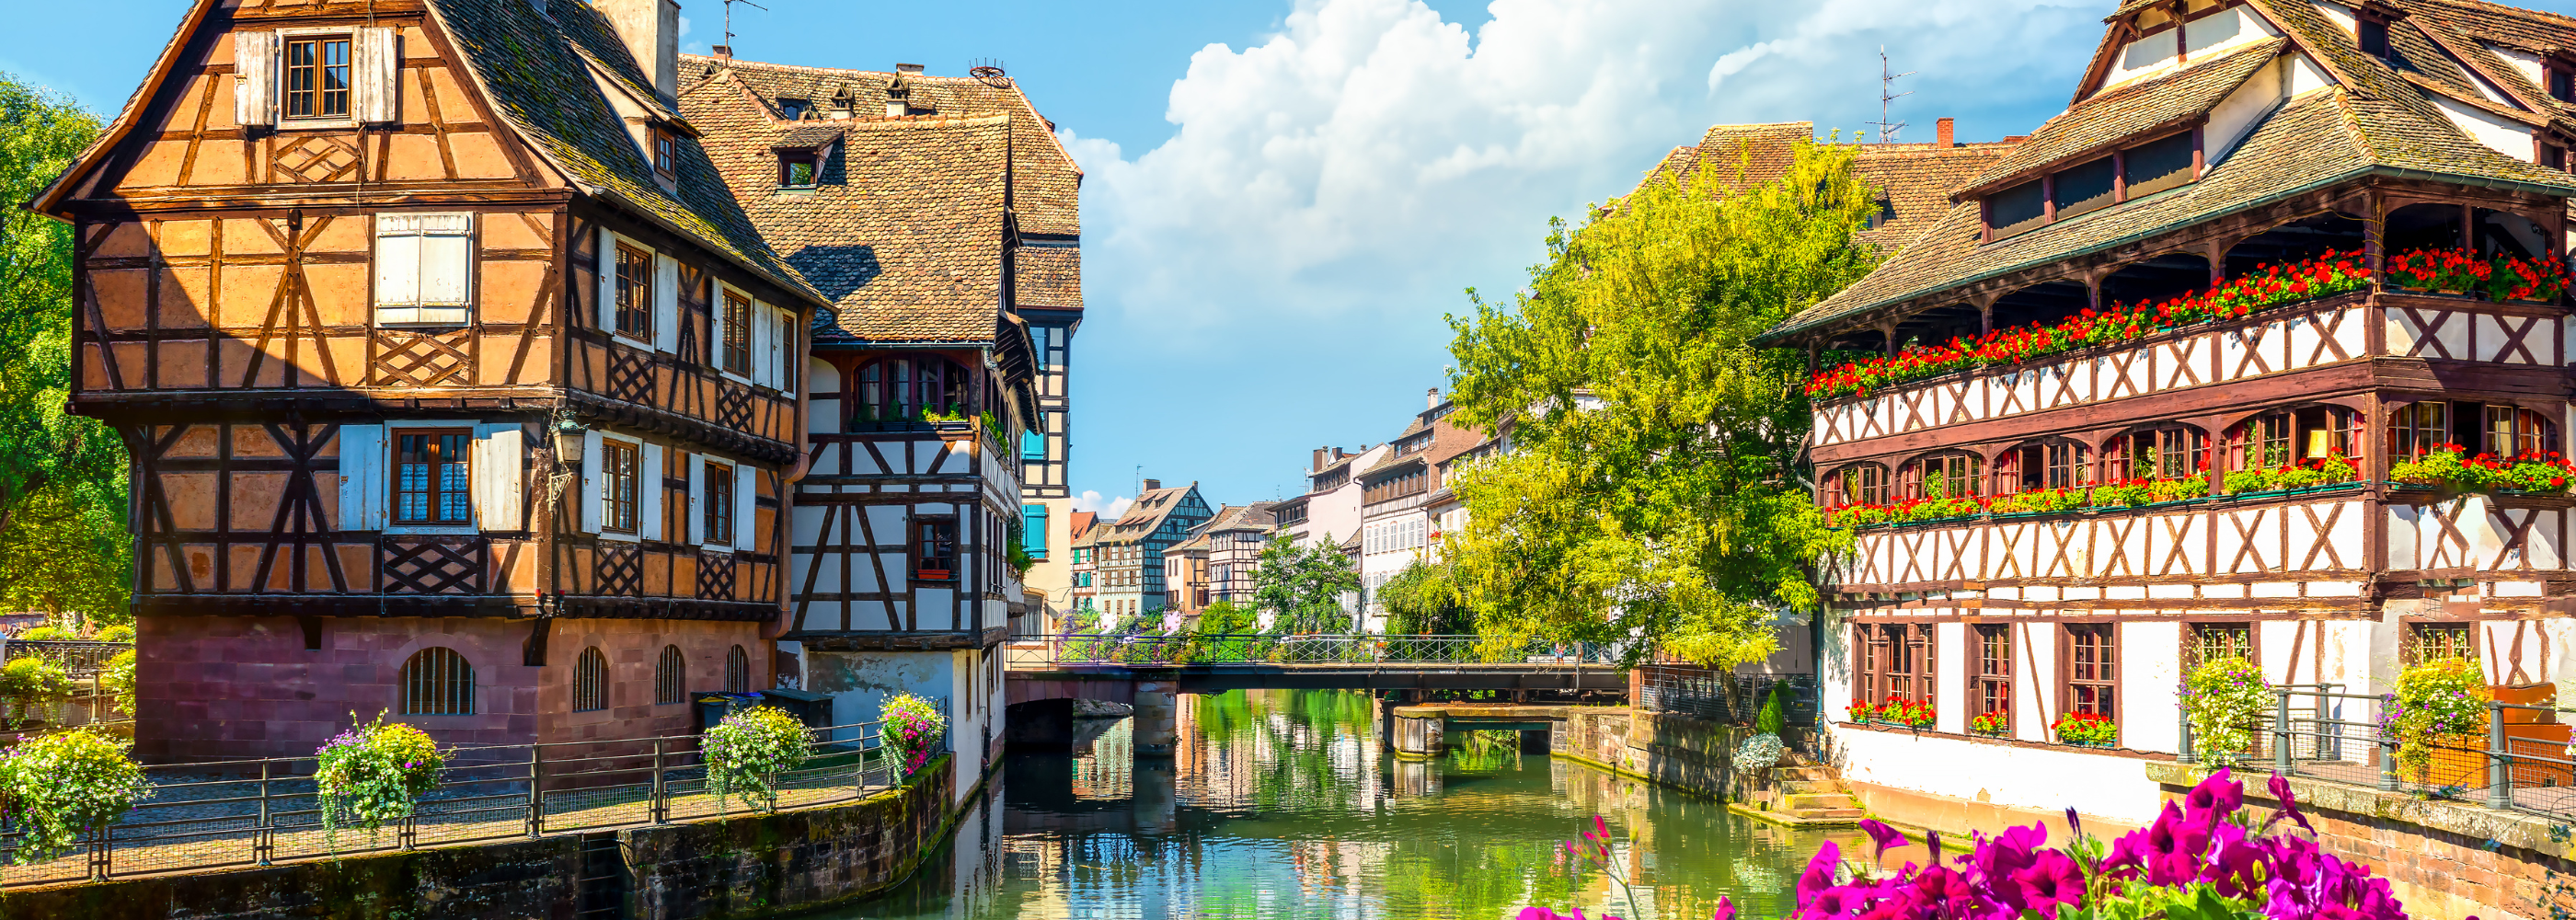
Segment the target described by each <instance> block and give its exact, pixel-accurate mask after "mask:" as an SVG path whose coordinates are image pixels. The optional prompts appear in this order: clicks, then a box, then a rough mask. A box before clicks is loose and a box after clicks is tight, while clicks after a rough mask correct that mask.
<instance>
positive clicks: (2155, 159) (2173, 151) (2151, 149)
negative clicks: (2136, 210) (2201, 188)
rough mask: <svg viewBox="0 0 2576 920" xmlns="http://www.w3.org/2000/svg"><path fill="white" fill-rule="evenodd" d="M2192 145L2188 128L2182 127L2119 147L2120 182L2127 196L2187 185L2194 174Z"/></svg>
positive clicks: (2150, 193) (2132, 197)
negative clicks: (2174, 131) (2171, 132)
mask: <svg viewBox="0 0 2576 920" xmlns="http://www.w3.org/2000/svg"><path fill="white" fill-rule="evenodd" d="M2196 146H2197V145H2195V144H2194V143H2193V142H2192V132H2189V131H2183V132H2178V133H2175V134H2168V135H2165V136H2164V137H2160V138H2157V139H2155V140H2152V141H2148V142H2146V143H2144V144H2139V145H2138V146H2135V147H2131V148H2129V149H2127V150H2124V151H2121V153H2120V178H2121V183H2120V184H2121V185H2123V186H2126V191H2127V194H2128V197H2129V198H2131V199H2135V198H2138V197H2139V196H2142V195H2152V194H2155V193H2157V192H2161V191H2164V190H2166V189H2169V188H2181V187H2182V186H2185V185H2190V184H2191V181H2192V179H2193V178H2195V176H2194V175H2193V169H2192V151H2193V149H2194V148H2195V147H2196Z"/></svg>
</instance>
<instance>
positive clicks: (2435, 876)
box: [2146, 763, 2576, 920]
mask: <svg viewBox="0 0 2576 920" xmlns="http://www.w3.org/2000/svg"><path fill="white" fill-rule="evenodd" d="M2146 771H2147V776H2148V778H2149V779H2152V780H2154V781H2156V782H2157V783H2158V784H2159V786H2160V788H2161V790H2162V792H2163V794H2164V796H2165V797H2166V798H2171V799H2179V798H2180V797H2182V796H2183V795H2184V794H2185V793H2187V792H2189V791H2190V790H2191V787H2192V786H2194V785H2196V784H2198V783H2199V782H2200V779H2201V777H2202V776H2204V775H2205V774H2204V773H2203V772H2202V771H2201V770H2200V769H2198V768H2197V767H2196V766H2194V765H2190V764H2167V763H2151V764H2148V765H2147V768H2146ZM2266 778H2267V777H2265V776H2264V775H2262V774H2253V773H2249V774H2247V775H2246V776H2245V777H2244V779H2245V791H2246V796H2245V806H2246V807H2247V808H2249V809H2253V810H2255V811H2256V812H2257V813H2258V814H2269V813H2270V811H2271V810H2272V809H2273V808H2274V807H2275V806H2276V805H2277V804H2278V803H2276V802H2275V801H2273V800H2272V799H2271V798H2270V797H2269V796H2268V795H2266V794H2264V792H2265V787H2264V780H2265V779H2266ZM2290 791H2291V794H2293V795H2295V796H2297V797H2298V799H2299V809H2300V811H2302V812H2304V813H2306V814H2307V816H2308V820H2309V822H2310V823H2311V824H2314V825H2315V826H2316V829H2317V832H2318V840H2319V842H2320V843H2321V844H2323V845H2324V847H2325V849H2326V851H2327V852H2330V853H2333V854H2335V855H2337V856H2340V857H2343V858H2345V859H2347V860H2351V861H2354V862H2360V863H2366V864H2368V865H2369V866H2370V867H2371V871H2372V873H2373V874H2376V875H2381V876H2385V877H2386V878H2387V879H2388V882H2389V887H2390V888H2391V889H2392V890H2393V891H2395V893H2396V894H2397V897H2398V899H2399V900H2401V901H2403V902H2405V904H2406V913H2407V915H2408V916H2409V917H2414V918H2419V920H2462V918H2466V917H2471V916H2475V917H2482V918H2484V920H2544V918H2555V917H2564V916H2568V915H2569V914H2570V912H2572V911H2576V834H2571V832H2570V828H2569V826H2568V824H2567V822H2564V821H2557V820H2552V819H2549V818H2545V817H2542V816H2539V815H2533V814H2525V813H2522V812H2517V811H2496V810H2492V809H2488V808H2482V807H2479V806H2476V805H2472V804H2468V803H2465V802H2450V801H2427V800H2423V799H2418V798H2414V797H2413V796H2409V795H2405V794H2402V793H2395V792H2380V791H2378V790H2375V789H2365V788H2361V787H2358V786H2347V785H2344V784H2341V783H2327V782H2319V781H2315V780H2307V779H2300V778H2296V777H2293V778H2292V779H2291V780H2290Z"/></svg>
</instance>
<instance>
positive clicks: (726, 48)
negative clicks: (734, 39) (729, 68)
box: [708, 45, 733, 61]
mask: <svg viewBox="0 0 2576 920" xmlns="http://www.w3.org/2000/svg"><path fill="white" fill-rule="evenodd" d="M708 50H710V51H714V52H715V53H716V56H717V57H720V58H723V59H725V60H728V61H730V60H733V46H732V45H713V46H710V47H709V48H708Z"/></svg>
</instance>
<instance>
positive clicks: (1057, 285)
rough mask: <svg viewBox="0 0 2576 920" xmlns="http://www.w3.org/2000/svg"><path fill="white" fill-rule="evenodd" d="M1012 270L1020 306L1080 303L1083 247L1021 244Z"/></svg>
mask: <svg viewBox="0 0 2576 920" xmlns="http://www.w3.org/2000/svg"><path fill="white" fill-rule="evenodd" d="M1012 272H1013V275H1014V277H1015V278H1016V279H1017V282H1018V283H1017V287H1018V291H1017V294H1018V296H1019V301H1020V306H1023V307H1057V308H1064V307H1074V308H1079V307H1081V306H1082V251H1081V250H1079V249H1073V248H1070V247H1064V246H1022V247H1020V248H1019V249H1018V250H1016V251H1015V255H1014V257H1013V263H1012Z"/></svg>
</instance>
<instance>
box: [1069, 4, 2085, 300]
mask: <svg viewBox="0 0 2576 920" xmlns="http://www.w3.org/2000/svg"><path fill="white" fill-rule="evenodd" d="M2061 2H2062V0H2061ZM2092 5H2093V4H2087V6H2086V7H2084V8H2081V9H2079V8H2075V7H2065V8H2059V7H2056V6H2053V5H2051V0H2007V2H2004V3H1999V4H1998V3H1978V2H1968V0H1825V2H1823V3H1821V4H1808V3H1778V2H1769V0H1494V2H1493V3H1492V4H1491V6H1490V8H1489V9H1490V11H1491V13H1492V14H1493V18H1492V20H1491V21H1489V22H1487V23H1486V24H1485V25H1483V26H1481V27H1480V28H1478V29H1477V30H1476V32H1475V33H1474V35H1472V36H1471V35H1469V33H1468V32H1467V30H1466V29H1465V28H1464V27H1462V26H1460V25H1458V24H1456V23H1452V22H1447V21H1444V20H1443V19H1442V18H1441V16H1440V14H1439V13H1437V12H1436V11H1434V10H1433V9H1431V8H1430V7H1427V6H1425V5H1424V4H1423V3H1421V2H1417V0H1298V2H1297V3H1296V6H1295V8H1294V10H1293V11H1292V12H1291V13H1289V14H1288V15H1287V16H1286V17H1285V19H1284V20H1283V21H1282V25H1281V28H1280V30H1279V31H1278V32H1277V33H1275V34H1272V35H1270V36H1268V37H1267V38H1266V39H1265V40H1264V41H1262V42H1261V43H1259V44H1257V45H1252V46H1249V47H1246V48H1243V49H1241V50H1236V49H1233V48H1229V47H1226V46H1223V45H1210V46H1208V47H1206V48H1204V49H1202V50H1200V51H1199V52H1198V53H1197V54H1196V55H1193V56H1192V58H1191V60H1190V67H1189V70H1188V73H1187V75H1186V76H1185V77H1183V78H1182V79H1181V80H1179V81H1178V82H1176V83H1174V84H1173V86H1172V91H1171V95H1170V99H1169V103H1168V109H1167V111H1166V117H1167V118H1168V119H1169V120H1170V121H1172V122H1173V123H1174V124H1176V125H1178V126H1179V130H1178V132H1177V133H1176V134H1175V135H1174V136H1173V137H1171V138H1170V139H1169V140H1168V141H1165V142H1164V143H1162V144H1161V145H1160V146H1157V147H1155V148H1153V149H1152V150H1148V151H1145V152H1143V153H1141V154H1138V155H1135V156H1134V157H1133V158H1132V159H1131V158H1129V157H1128V156H1127V152H1126V151H1124V150H1122V149H1120V147H1119V146H1118V145H1116V144H1114V143H1111V142H1108V141H1105V140H1100V139H1096V138H1085V137H1080V136H1077V135H1076V134H1075V133H1073V131H1071V130H1069V129H1068V130H1067V131H1066V132H1065V134H1064V140H1065V141H1066V143H1067V145H1068V146H1069V147H1070V148H1071V150H1072V151H1073V154H1074V156H1075V158H1076V160H1078V161H1079V162H1081V163H1082V165H1083V167H1084V169H1085V170H1086V172H1087V173H1088V178H1086V180H1085V184H1084V192H1085V195H1084V197H1085V201H1084V206H1085V207H1084V211H1085V213H1084V217H1085V218H1086V220H1087V222H1088V223H1089V224H1090V229H1091V232H1090V233H1089V234H1087V235H1086V236H1087V238H1086V239H1085V241H1084V247H1085V249H1086V250H1087V252H1086V261H1087V262H1088V263H1089V264H1088V265H1087V266H1086V269H1085V275H1086V276H1087V278H1088V280H1089V286H1090V297H1089V299H1090V301H1091V303H1093V304H1094V305H1095V309H1097V308H1099V307H1109V308H1111V309H1114V310H1120V311H1124V312H1126V313H1127V314H1129V315H1130V318H1132V319H1133V320H1134V321H1136V322H1139V323H1154V324H1157V325H1158V326H1160V328H1161V330H1162V331H1165V332H1167V333H1168V332H1171V331H1185V332H1190V333H1193V334H1190V335H1183V336H1174V337H1172V338H1171V339H1170V340H1167V341H1166V342H1165V343H1161V344H1160V345H1159V346H1156V347H1164V348H1180V347H1186V346H1188V345H1189V344H1194V343H1189V342H1186V341H1182V340H1186V339H1193V338H1195V339H1199V340H1202V341H1204V340H1207V339H1211V338H1221V337H1222V336H1223V334H1224V333H1225V331H1226V330H1225V328H1224V327H1226V326H1227V325H1228V324H1229V318H1230V317H1235V316H1240V315H1243V314H1245V313H1247V312H1259V313H1275V312H1277V311H1288V312H1290V313H1293V314H1298V315H1306V316H1314V317H1318V318H1323V317H1330V316H1333V315H1336V314H1344V313H1354V312H1357V313H1373V312H1378V311H1389V310H1396V311H1421V312H1424V313H1428V314H1430V315H1437V313H1438V312H1441V311H1444V310H1456V309H1458V308H1459V307H1460V306H1461V305H1462V304H1463V300H1462V298H1460V297H1459V296H1458V295H1457V294H1456V291H1457V290H1458V289H1459V288H1461V287H1464V286H1467V285H1472V284H1482V285H1484V286H1486V287H1489V288H1497V289H1508V288H1507V286H1516V285H1517V282H1519V281H1520V280H1521V278H1522V277H1523V276H1522V275H1521V274H1520V273H1519V269H1521V268H1522V267H1524V266H1526V265H1527V264H1528V263H1530V262H1533V261H1536V260H1537V259H1538V258H1539V257H1540V256H1541V255H1543V253H1542V252H1541V250H1540V247H1539V243H1540V241H1541V239H1542V238H1543V236H1544V234H1545V232H1546V226H1545V221H1546V218H1547V217H1548V216H1549V215H1552V214H1560V215H1561V214H1574V213H1579V211H1580V208H1581V206H1582V204H1583V203H1585V202H1587V201H1598V200H1600V199H1602V198H1605V197H1608V196H1610V195H1616V194H1620V193H1622V192H1624V191H1625V190H1626V189H1627V188H1629V187H1630V186H1632V185H1633V184H1634V183H1635V182H1636V180H1637V177H1638V176H1639V175H1641V174H1642V173H1643V172H1644V170H1645V169H1646V168H1648V167H1649V166H1651V165H1653V164H1654V163H1655V162H1656V161H1657V159H1658V158H1659V157H1660V155H1661V154H1662V153H1663V152H1664V151H1666V150H1669V149H1671V148H1672V147H1673V146H1675V145H1679V144H1687V143H1692V142H1694V141H1695V140H1696V139H1697V138H1698V136H1699V135H1700V133H1701V132H1702V131H1704V130H1705V129H1706V128H1707V127H1708V125H1710V124H1712V123H1717V122H1726V121H1788V120H1814V121H1816V122H1817V123H1818V124H1819V126H1820V127H1835V126H1840V127H1845V128H1855V127H1858V126H1859V123H1860V120H1861V119H1864V118H1875V117H1876V116H1877V114H1878V106H1877V102H1878V93H1877V90H1878V81H1877V77H1878V61H1877V57H1876V52H1877V49H1878V46H1879V45H1880V44H1881V43H1884V44H1886V45H1887V46H1888V48H1889V50H1890V54H1891V55H1892V56H1894V57H1895V58H1896V63H1897V65H1898V66H1897V69H1898V70H1900V71H1903V70H1915V71H1919V72H1921V73H1922V76H1919V77H1916V78H1914V79H1913V80H1911V81H1909V84H1908V85H1907V86H1903V87H1900V89H1906V88H1910V89H1914V90H1916V96H1915V97H1913V98H1910V99H1908V100H1905V102H1904V103H1901V105H1902V106H1903V108H1901V109H1900V112H1905V111H1911V112H1915V113H1918V114H1917V116H1916V119H1915V120H1916V121H1917V122H1918V123H1923V124H1925V126H1926V127H1927V128H1928V123H1929V121H1930V118H1931V115H1933V114H1954V113H1953V112H1952V111H1950V109H1951V108H1953V107H1954V106H1953V103H1962V105H1958V106H1955V107H1957V108H1965V107H1966V105H1965V104H1966V103H1971V102H1973V104H1975V105H1980V106H1985V107H1987V108H1989V109H1992V108H1995V107H1996V106H1998V105H2000V106H2006V107H2010V106H2015V105H2018V106H2019V107H2020V108H2022V109H2025V110H2027V109H2031V108H2032V105H2033V101H2034V100H2044V99H2046V98H2050V97H2055V98H2059V99H2062V98H2063V95H2062V94H2063V93H2064V92H2065V91H2066V89H2067V87H2066V85H2065V84H2066V83H2067V82H2068V80H2067V79H2066V77H2067V76H2070V75H2071V73H2070V74H2067V75H2061V74H2059V71H2070V72H2071V70H2073V69H2075V68H2080V67H2081V65H2082V58H2083V57H2084V56H2085V55H2087V54H2089V52H2090V50H2091V47H2092V42H2093V41H2094V39H2095V37H2096V36H2097V35H2098V29H2099V28H2100V26H2099V24H2098V23H2097V22H2094V21H2093V19H2092V17H2093V16H2095V15H2098V11H2091V12H2087V10H2090V7H2091V6H2092ZM2069 61H2071V63H2068V62H2069ZM1952 88H1955V91H1951V90H1952ZM2038 104H2039V105H2042V106H2046V105H2048V103H2045V102H2040V103H2038ZM1935 110H1938V111H1935ZM2049 110H2050V109H2048V108H2041V109H2039V110H2038V111H2040V112H2042V113H2044V112H2046V111H2049ZM1957 114H1965V113H1964V112H1961V113H1957ZM2041 117H2044V114H2043V115H2042V116H2041ZM2038 120H2039V118H2038V117H2030V118H2027V119H2026V120H2024V121H2022V122H2020V123H2015V124H2009V125H2006V124H1989V125H1987V126H1986V129H1985V130H1983V131H1982V132H1980V131H1978V130H1977V129H1976V128H1975V127H1974V126H1973V125H1964V126H1963V131H1966V132H1969V134H1970V136H1979V135H1980V134H1981V135H1982V136H1987V137H1991V136H1995V135H2000V134H2004V133H2021V132H2025V131H2028V130H2029V129H2030V128H2031V127H2033V126H2035V125H2036V124H2037V122H2038ZM1921 133H1922V132H1918V134H1917V136H1918V137H1919V136H1921Z"/></svg>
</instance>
